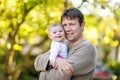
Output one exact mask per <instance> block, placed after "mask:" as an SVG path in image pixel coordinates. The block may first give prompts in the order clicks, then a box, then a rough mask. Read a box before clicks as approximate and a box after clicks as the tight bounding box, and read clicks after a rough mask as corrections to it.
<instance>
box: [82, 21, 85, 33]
mask: <svg viewBox="0 0 120 80" xmlns="http://www.w3.org/2000/svg"><path fill="white" fill-rule="evenodd" d="M81 27H82V31H84V27H85V21H83V22H82V24H81Z"/></svg>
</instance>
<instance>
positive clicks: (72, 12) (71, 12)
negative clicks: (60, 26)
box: [61, 7, 84, 25]
mask: <svg viewBox="0 0 120 80" xmlns="http://www.w3.org/2000/svg"><path fill="white" fill-rule="evenodd" d="M64 18H66V19H71V20H75V19H78V22H79V24H80V25H81V23H82V22H83V21H84V15H83V14H82V12H81V11H80V10H79V9H77V8H74V7H72V8H68V9H66V10H64V12H63V14H62V16H61V23H62V21H63V19H64Z"/></svg>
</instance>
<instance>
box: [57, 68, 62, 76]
mask: <svg viewBox="0 0 120 80" xmlns="http://www.w3.org/2000/svg"><path fill="white" fill-rule="evenodd" d="M58 71H59V72H60V74H61V76H63V73H62V69H59V68H58Z"/></svg>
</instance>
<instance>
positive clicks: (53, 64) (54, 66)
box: [50, 61, 57, 69]
mask: <svg viewBox="0 0 120 80" xmlns="http://www.w3.org/2000/svg"><path fill="white" fill-rule="evenodd" d="M50 65H52V67H53V68H55V69H57V64H56V63H55V62H54V61H50Z"/></svg>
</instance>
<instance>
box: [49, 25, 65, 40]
mask: <svg viewBox="0 0 120 80" xmlns="http://www.w3.org/2000/svg"><path fill="white" fill-rule="evenodd" d="M48 36H49V38H50V39H52V40H54V41H58V42H62V41H63V40H64V37H65V33H64V30H63V28H62V26H61V25H60V24H59V23H54V24H52V25H50V26H49V27H48Z"/></svg>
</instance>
